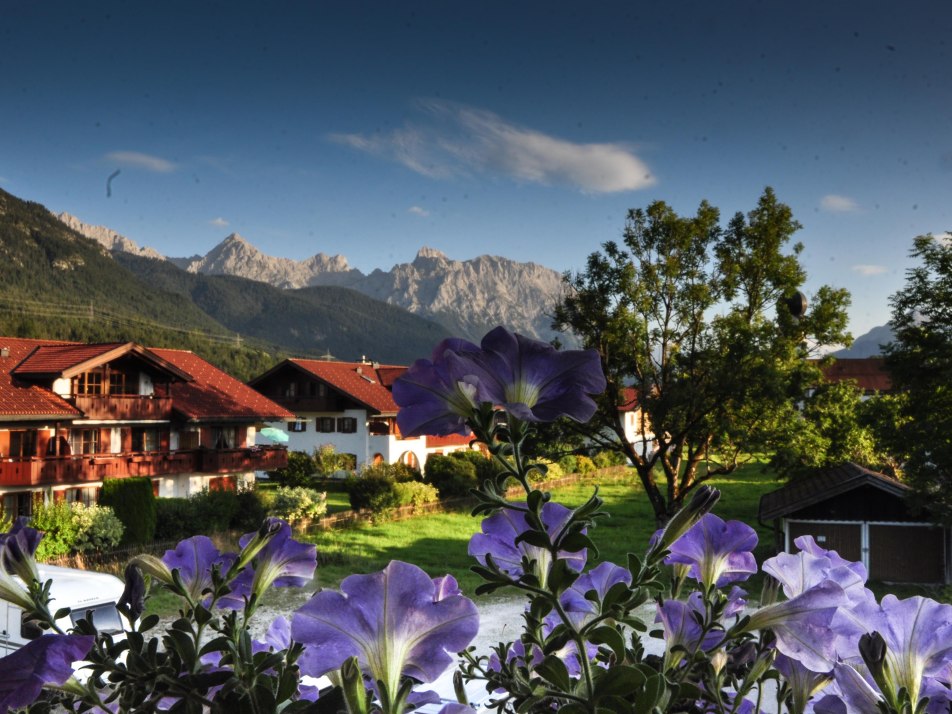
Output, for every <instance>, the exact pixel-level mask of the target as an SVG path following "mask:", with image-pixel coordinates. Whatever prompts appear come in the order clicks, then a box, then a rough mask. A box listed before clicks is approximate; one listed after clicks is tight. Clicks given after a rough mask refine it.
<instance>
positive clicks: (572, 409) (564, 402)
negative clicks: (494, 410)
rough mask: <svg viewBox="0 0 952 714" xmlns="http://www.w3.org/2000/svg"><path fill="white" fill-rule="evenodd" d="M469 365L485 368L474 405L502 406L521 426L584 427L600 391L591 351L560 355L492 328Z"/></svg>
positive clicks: (599, 376)
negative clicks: (563, 420) (566, 422)
mask: <svg viewBox="0 0 952 714" xmlns="http://www.w3.org/2000/svg"><path fill="white" fill-rule="evenodd" d="M480 344H481V346H482V352H481V354H479V355H477V356H476V357H475V359H476V360H477V361H478V362H480V363H481V364H482V365H483V367H484V368H485V375H484V376H483V377H482V378H481V379H480V380H479V384H478V386H479V401H481V402H489V403H491V404H494V405H497V406H502V407H503V408H504V409H505V410H506V411H507V412H508V413H510V414H512V415H513V416H515V417H517V418H519V419H522V420H523V421H534V422H550V421H555V420H556V419H558V418H559V417H563V416H566V417H569V418H570V419H574V420H575V421H578V422H587V421H588V420H589V419H591V418H592V415H593V414H594V413H595V409H596V405H595V402H594V401H593V400H592V398H591V396H590V395H592V394H600V393H602V392H604V391H605V386H606V382H605V373H604V372H603V371H602V363H601V359H600V358H599V356H598V352H597V351H595V350H566V351H562V352H560V351H559V350H557V349H555V348H554V347H553V346H552V345H550V344H548V343H546V342H540V341H539V340H532V339H529V338H528V337H523V336H522V335H517V334H514V333H512V332H509V331H508V330H507V329H506V328H504V327H497V328H495V329H494V330H492V331H490V332H489V333H487V334H486V336H485V337H483V339H482V342H481V343H480Z"/></svg>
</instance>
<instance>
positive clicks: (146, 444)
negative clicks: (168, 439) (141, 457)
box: [132, 428, 159, 451]
mask: <svg viewBox="0 0 952 714" xmlns="http://www.w3.org/2000/svg"><path fill="white" fill-rule="evenodd" d="M132 450H133V451H158V450H159V432H158V430H157V429H143V428H134V429H133V430H132Z"/></svg>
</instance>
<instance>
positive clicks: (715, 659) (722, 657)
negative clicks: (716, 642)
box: [711, 649, 727, 674]
mask: <svg viewBox="0 0 952 714" xmlns="http://www.w3.org/2000/svg"><path fill="white" fill-rule="evenodd" d="M726 665H727V652H726V651H725V650H724V649H719V650H717V652H715V653H714V654H712V655H711V666H712V667H713V668H714V674H720V673H721V670H722V669H724V667H725V666H726Z"/></svg>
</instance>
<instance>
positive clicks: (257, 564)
mask: <svg viewBox="0 0 952 714" xmlns="http://www.w3.org/2000/svg"><path fill="white" fill-rule="evenodd" d="M267 526H268V527H269V530H270V532H271V535H270V537H269V539H268V541H267V543H265V545H264V547H263V548H261V550H259V551H258V553H257V555H255V557H254V559H253V560H252V561H251V566H250V567H248V568H246V569H245V570H244V571H242V573H241V574H240V575H238V577H236V578H235V580H234V581H233V582H232V584H231V592H230V593H229V594H228V595H226V596H225V597H223V598H222V599H221V600H220V601H219V604H220V605H221V606H222V607H230V608H234V609H238V608H240V607H241V606H242V604H243V598H246V597H248V596H250V595H251V594H252V593H254V594H255V595H257V596H258V597H261V595H262V593H264V592H265V591H266V590H267V589H268V588H270V587H271V586H272V585H273V586H274V587H277V588H288V587H291V588H300V587H304V586H305V585H307V584H308V583H310V582H311V580H313V579H314V569H315V568H316V567H317V547H316V546H314V545H311V544H308V543H301V542H299V541H296V540H294V539H293V538H291V526H289V525H288V524H287V523H286V522H285V521H282V520H280V519H278V518H269V519H268V521H267ZM257 535H258V533H257V532H253V533H246V534H245V535H243V536H242V537H241V538H240V539H239V541H238V545H239V546H241V548H243V549H244V548H245V547H246V546H248V544H249V543H251V542H252V540H253V539H255V537H256V536H257ZM239 557H240V554H239Z"/></svg>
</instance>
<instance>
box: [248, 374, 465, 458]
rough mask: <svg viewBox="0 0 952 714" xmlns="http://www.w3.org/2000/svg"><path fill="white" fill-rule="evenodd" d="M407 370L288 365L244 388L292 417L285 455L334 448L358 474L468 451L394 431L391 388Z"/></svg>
mask: <svg viewBox="0 0 952 714" xmlns="http://www.w3.org/2000/svg"><path fill="white" fill-rule="evenodd" d="M406 370H407V368H406V367H403V366H399V365H382V364H379V363H377V362H370V361H361V362H337V361H328V360H315V359H287V360H285V361H284V362H281V363H280V364H278V365H277V366H275V367H273V368H272V369H270V370H268V371H267V372H265V373H264V374H262V375H260V376H258V377H256V378H254V379H252V380H251V381H250V382H249V383H248V384H249V386H251V387H253V388H254V389H256V390H258V391H259V392H261V394H263V395H264V396H266V397H267V398H268V399H271V400H273V401H275V402H277V403H278V404H280V405H281V406H282V407H284V408H285V409H287V410H288V411H291V412H293V413H294V418H293V420H291V421H287V422H285V423H279V422H277V421H275V422H272V426H274V427H277V428H281V429H286V430H287V432H288V435H289V440H288V449H289V450H292V451H303V452H305V453H308V454H310V453H313V452H314V451H315V450H317V449H319V448H320V447H322V446H327V445H330V446H333V447H334V449H335V451H336V452H337V453H340V454H350V455H352V456H353V461H354V463H355V464H356V466H357V468H358V469H359V468H361V467H363V466H365V465H367V464H375V463H381V462H386V463H398V462H400V463H405V464H407V465H409V466H413V467H415V468H420V469H422V468H423V465H424V464H425V463H426V458H427V456H429V455H431V454H443V453H449V452H451V451H459V450H461V449H468V448H470V447H469V442H470V440H471V439H470V437H466V436H460V435H455V434H454V435H451V436H445V437H432V436H418V437H404V436H403V435H402V434H401V433H400V429H399V428H398V427H397V420H396V417H397V405H396V402H394V401H393V394H392V389H393V383H394V381H395V380H396V379H397V378H398V377H399V376H400V375H402V374H403V373H404V372H405V371H406Z"/></svg>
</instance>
